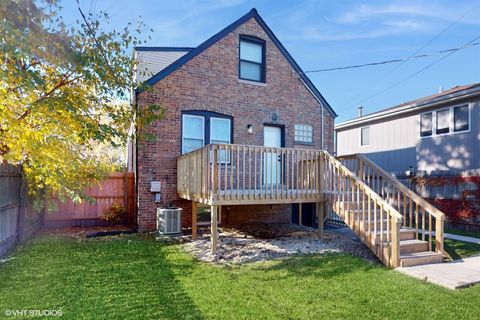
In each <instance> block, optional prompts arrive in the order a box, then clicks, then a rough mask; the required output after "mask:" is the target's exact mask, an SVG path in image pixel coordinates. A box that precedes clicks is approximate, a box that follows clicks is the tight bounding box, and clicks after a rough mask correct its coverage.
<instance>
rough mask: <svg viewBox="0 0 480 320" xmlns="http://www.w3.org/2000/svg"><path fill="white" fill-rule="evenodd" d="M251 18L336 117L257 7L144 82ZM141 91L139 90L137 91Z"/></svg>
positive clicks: (150, 81)
mask: <svg viewBox="0 0 480 320" xmlns="http://www.w3.org/2000/svg"><path fill="white" fill-rule="evenodd" d="M251 18H255V20H256V21H257V22H258V23H259V24H260V26H261V27H262V28H263V29H264V30H265V32H266V33H267V35H268V36H269V37H270V38H271V39H272V41H273V42H274V44H275V45H276V46H277V47H278V48H279V49H280V52H282V54H283V55H284V56H285V58H286V59H287V60H288V62H290V64H291V65H292V66H293V68H294V69H295V71H296V72H297V73H298V74H299V76H300V78H301V79H302V80H303V82H304V83H305V85H306V86H307V87H308V88H309V89H310V90H311V91H312V93H313V95H314V96H315V97H316V98H317V99H318V100H319V101H320V102H321V104H322V105H323V106H324V107H326V109H327V110H328V111H329V112H330V113H331V115H332V116H333V117H334V118H335V117H337V114H336V113H335V111H334V110H333V109H332V107H331V106H330V105H329V104H328V102H327V100H325V98H324V97H323V96H322V94H321V93H320V92H319V91H318V89H317V88H316V87H315V85H314V84H313V83H312V82H311V81H310V79H309V78H308V77H307V76H306V75H305V73H304V72H303V71H302V69H301V68H300V66H299V65H298V64H297V62H296V61H295V60H294V59H293V58H292V56H291V55H290V54H289V53H288V51H287V50H286V49H285V47H284V46H283V45H282V43H281V42H280V40H278V38H277V37H276V36H275V34H274V33H273V31H272V30H270V28H269V27H268V26H267V24H266V23H265V21H264V20H263V19H262V18H261V17H260V15H259V14H258V12H257V9H255V8H253V9H251V10H250V11H249V12H248V13H246V14H245V15H243V16H241V17H240V18H239V19H237V20H236V21H234V22H233V23H231V24H230V25H228V26H227V27H225V28H224V29H222V30H220V31H219V32H217V33H216V34H214V35H213V36H212V37H210V38H209V39H207V40H206V41H205V42H203V43H202V44H200V45H199V46H198V47H196V48H193V49H192V50H190V51H189V52H188V53H187V54H185V55H184V56H183V57H181V58H179V59H178V60H176V61H175V62H173V63H172V64H170V65H169V66H167V67H166V68H165V69H163V70H161V71H160V72H158V73H157V74H155V75H154V76H152V77H151V78H150V79H148V80H146V81H145V83H146V84H147V85H149V86H153V85H154V84H155V83H157V82H158V81H160V80H162V79H163V78H165V77H166V76H168V75H169V74H170V73H172V72H174V71H175V70H177V69H178V68H180V67H181V66H183V65H184V64H185V63H187V62H188V61H190V60H191V59H193V58H194V57H196V56H197V55H199V54H200V53H202V52H203V51H204V50H205V49H207V48H209V47H210V46H211V45H213V44H214V43H216V42H217V41H218V40H220V39H222V38H223V37H225V36H226V35H227V34H228V33H230V32H231V31H233V30H234V29H235V28H237V27H238V26H240V25H241V24H243V23H244V22H246V21H248V20H249V19H251ZM139 92H141V91H139Z"/></svg>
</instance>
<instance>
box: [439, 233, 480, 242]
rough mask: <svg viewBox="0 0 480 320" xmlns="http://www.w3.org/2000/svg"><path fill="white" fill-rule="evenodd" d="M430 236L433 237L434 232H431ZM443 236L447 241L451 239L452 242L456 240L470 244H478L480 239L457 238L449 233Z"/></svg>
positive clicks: (456, 235) (457, 236)
mask: <svg viewBox="0 0 480 320" xmlns="http://www.w3.org/2000/svg"><path fill="white" fill-rule="evenodd" d="M432 235H435V232H432ZM443 236H444V237H445V238H447V239H453V240H458V241H463V242H471V243H476V244H480V238H472V237H466V236H459V235H458V234H451V233H445V234H444V235H443Z"/></svg>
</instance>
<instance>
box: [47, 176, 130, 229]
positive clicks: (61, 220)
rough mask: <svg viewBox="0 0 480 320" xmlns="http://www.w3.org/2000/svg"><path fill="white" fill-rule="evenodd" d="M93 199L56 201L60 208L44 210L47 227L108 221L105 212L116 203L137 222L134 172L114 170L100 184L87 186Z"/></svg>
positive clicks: (128, 221) (102, 223) (88, 224)
mask: <svg viewBox="0 0 480 320" xmlns="http://www.w3.org/2000/svg"><path fill="white" fill-rule="evenodd" d="M85 192H86V194H87V195H88V196H89V197H90V198H91V200H92V201H87V200H84V201H83V202H81V203H75V202H73V201H72V200H67V201H65V202H61V201H60V200H57V201H56V204H57V208H56V209H55V210H54V211H48V212H47V213H46V214H45V225H46V227H65V226H95V225H105V224H107V222H105V221H103V220H102V216H103V212H104V211H105V210H106V209H109V208H111V207H112V205H114V204H118V205H121V206H122V207H123V208H125V211H126V216H125V222H126V224H128V225H133V224H134V223H135V181H134V173H133V172H128V173H115V174H112V175H110V176H108V178H107V179H105V180H104V181H103V182H101V183H100V185H99V186H92V187H89V188H87V190H85Z"/></svg>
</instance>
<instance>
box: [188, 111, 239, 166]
mask: <svg viewBox="0 0 480 320" xmlns="http://www.w3.org/2000/svg"><path fill="white" fill-rule="evenodd" d="M222 143H225V144H228V143H232V117H230V116H226V115H222V114H219V113H216V112H210V111H197V110H195V111H184V112H182V154H184V153H188V152H191V151H194V150H196V149H199V148H201V147H203V146H205V145H207V144H222ZM224 157H225V155H222V154H221V155H220V158H224Z"/></svg>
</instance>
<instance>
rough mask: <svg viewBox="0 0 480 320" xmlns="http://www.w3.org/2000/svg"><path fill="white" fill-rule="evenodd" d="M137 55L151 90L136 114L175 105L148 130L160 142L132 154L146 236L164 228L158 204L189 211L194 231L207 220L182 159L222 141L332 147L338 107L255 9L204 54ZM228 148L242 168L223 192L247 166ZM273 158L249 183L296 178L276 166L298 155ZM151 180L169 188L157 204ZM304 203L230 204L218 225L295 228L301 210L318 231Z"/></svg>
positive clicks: (155, 50)
mask: <svg viewBox="0 0 480 320" xmlns="http://www.w3.org/2000/svg"><path fill="white" fill-rule="evenodd" d="M134 55H135V57H136V58H137V59H138V61H139V65H138V70H137V74H136V76H137V77H138V78H139V79H140V80H145V81H146V83H147V84H148V85H149V86H151V90H146V91H143V92H139V91H137V92H136V95H135V99H136V105H137V108H140V109H141V108H142V107H144V106H145V105H148V104H152V103H156V104H160V105H162V106H164V107H165V108H166V112H165V116H164V118H163V119H162V120H161V121H158V122H156V123H154V124H153V125H152V126H150V127H149V128H146V129H145V130H147V132H148V133H150V134H153V135H155V136H156V138H157V139H156V141H150V142H147V141H142V142H138V143H137V144H136V148H132V149H131V150H130V152H129V155H130V157H129V158H130V159H129V166H130V168H131V169H132V170H134V171H136V176H137V196H138V215H137V224H138V230H139V231H150V230H154V229H155V228H156V208H158V207H170V206H175V207H181V208H182V209H183V215H182V219H183V220H182V224H183V226H184V227H187V226H190V225H192V213H191V212H192V206H195V216H194V219H195V221H197V210H198V223H201V222H206V221H202V212H203V211H202V210H203V209H201V208H200V207H199V208H197V207H196V204H195V202H192V201H191V200H186V199H185V197H180V196H179V193H178V188H179V186H178V185H177V182H178V181H177V175H178V174H179V173H178V172H177V161H178V157H179V156H181V155H182V154H185V153H189V152H192V151H194V150H196V149H198V148H201V147H203V146H206V145H209V144H216V143H220V144H235V145H246V146H266V147H278V148H283V147H285V148H296V149H302V150H327V151H330V152H332V151H333V148H334V142H333V134H334V118H335V117H336V114H335V112H334V110H333V109H332V108H331V107H330V105H329V104H328V103H327V101H326V100H325V99H324V97H323V96H322V95H321V94H320V92H319V91H318V90H317V88H315V86H314V85H313V84H312V82H311V81H310V80H309V79H308V78H307V77H306V76H305V74H304V73H303V72H302V70H301V68H300V67H299V66H298V64H297V63H296V62H295V60H294V59H293V58H292V57H291V56H290V54H289V53H288V52H287V51H286V49H285V48H284V47H283V45H282V44H281V43H280V41H279V40H278V39H277V37H276V36H275V35H274V34H273V32H272V31H271V30H270V28H269V27H268V26H267V25H266V24H265V22H264V20H263V19H262V18H261V17H260V15H259V14H258V13H257V11H256V10H255V9H252V10H251V11H249V12H248V13H247V14H245V15H244V16H242V17H241V18H239V19H238V20H236V21H235V22H233V23H232V24H230V25H229V26H227V27H226V28H225V29H223V30H221V31H220V32H218V33H217V34H215V35H214V36H212V37H211V38H209V39H208V40H206V41H205V42H203V43H202V44H200V45H199V46H198V47H196V48H165V47H138V48H135V51H134ZM143 133H145V132H139V134H143ZM224 148H225V149H224V150H223V151H222V149H221V148H220V151H219V153H218V154H219V157H220V158H222V157H223V160H221V161H224V167H228V166H231V167H232V168H233V169H231V170H236V171H230V172H229V173H228V172H227V171H225V174H223V173H221V177H220V178H222V177H224V178H225V180H224V182H223V186H224V187H225V186H226V185H228V184H231V185H232V186H233V184H234V183H235V184H236V183H237V182H234V181H233V177H234V175H235V174H238V171H239V167H241V164H239V162H238V161H239V160H238V158H237V160H234V159H233V156H234V154H235V151H233V149H231V150H230V149H229V151H227V149H226V148H227V147H224ZM247 148H248V149H243V150H244V152H245V150H248V152H249V154H252V153H255V154H256V152H257V151H255V150H256V149H250V147H247ZM236 150H237V152H240V151H239V150H240V149H239V148H237V149H236ZM274 152H277V151H270V153H265V155H263V156H260V158H259V162H258V163H259V165H258V168H259V169H258V170H259V173H257V172H256V171H255V172H256V173H255V174H256V175H255V176H254V177H253V178H251V179H250V180H249V181H248V183H250V184H252V183H253V182H252V181H253V180H255V185H257V183H258V185H259V186H261V185H264V186H271V187H272V190H273V188H274V186H275V187H276V188H277V189H278V185H279V184H281V183H284V182H285V181H284V180H288V176H286V175H285V174H284V173H283V169H272V167H271V163H272V162H273V163H275V166H276V167H280V166H282V168H284V167H285V165H288V160H287V157H289V153H288V151H285V154H284V153H283V151H282V157H280V156H279V155H278V154H277V153H274ZM305 152H307V151H305ZM210 157H211V155H210ZM227 158H228V160H227ZM252 159H253V158H252ZM243 160H244V161H245V156H244V158H243ZM234 161H237V163H236V165H235V163H234ZM209 163H210V164H211V163H212V161H210V162H209ZM215 163H216V162H215ZM252 163H253V160H251V161H250V162H249V163H248V164H247V162H244V164H243V166H244V168H245V165H247V166H248V165H250V166H251V165H252ZM256 163H257V161H256V158H255V164H256ZM220 166H222V164H221V163H220ZM234 167H235V168H234ZM188 170H190V169H188ZM192 170H193V169H192ZM225 170H227V169H225ZM252 170H253V169H252ZM255 170H256V167H255ZM262 172H263V173H262ZM227 175H229V176H231V177H230V180H229V177H227ZM252 176H253V175H252ZM292 176H293V174H292ZM257 178H258V179H257ZM245 179H246V178H244V180H243V181H244V184H243V188H244V189H245V184H248V183H246V182H245V181H246V180H245ZM257 180H258V182H257ZM152 181H159V182H160V184H161V192H160V195H159V196H158V198H157V199H155V195H154V194H153V193H152V192H151V182H152ZM229 181H230V182H229ZM262 181H263V182H262ZM268 181H270V182H268ZM280 182H281V183H280ZM239 185H240V184H239ZM265 188H267V187H265ZM230 197H231V195H230ZM182 198H183V199H182ZM187 198H188V197H187ZM253 198H255V195H253ZM200 202H201V201H199V203H200ZM300 202H308V201H300V200H299V201H298V203H300ZM310 202H313V201H310ZM301 206H304V207H303V209H302V207H299V205H298V204H293V203H286V202H285V201H278V203H277V202H275V201H271V202H270V203H266V202H265V201H264V202H261V203H258V204H257V203H255V204H253V202H252V201H250V202H245V204H242V205H237V204H235V202H232V205H230V204H228V205H222V206H221V211H220V212H221V214H219V217H218V219H219V222H220V223H221V224H222V225H228V224H238V223H248V222H291V221H292V210H293V211H298V210H300V212H302V210H303V213H302V214H306V216H305V218H304V219H305V221H306V220H311V223H312V225H313V224H314V221H313V220H315V219H314V218H311V217H312V215H310V216H309V214H310V212H314V211H315V209H314V208H313V209H312V205H311V204H310V203H305V204H303V205H301ZM207 211H208V210H207ZM300 219H301V218H300ZM195 228H196V227H195Z"/></svg>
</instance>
